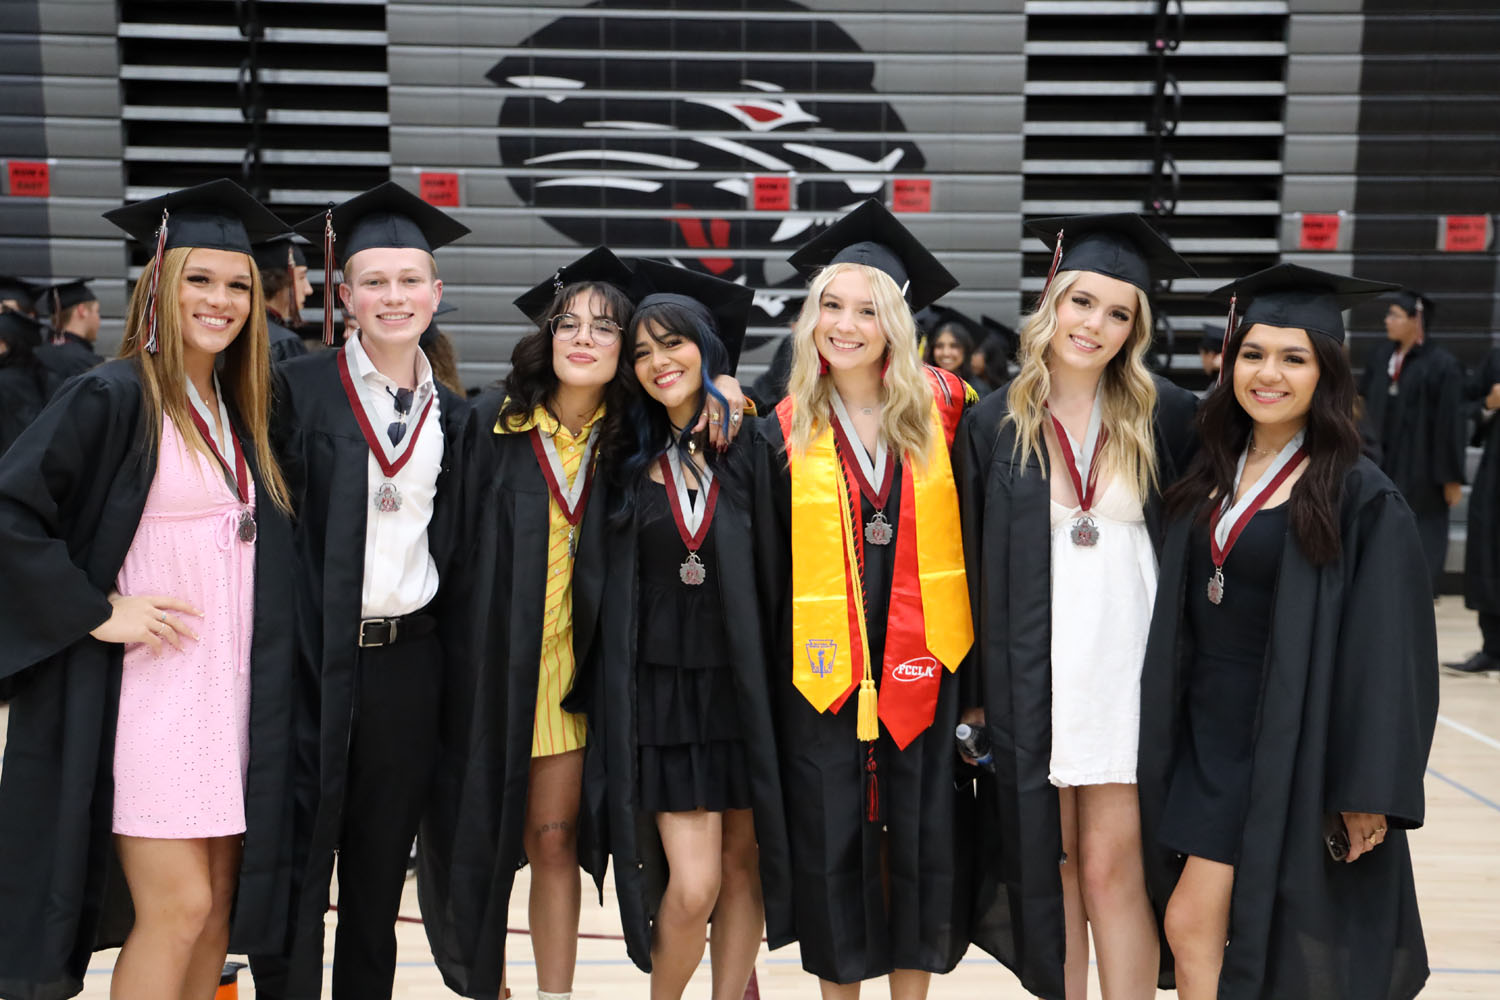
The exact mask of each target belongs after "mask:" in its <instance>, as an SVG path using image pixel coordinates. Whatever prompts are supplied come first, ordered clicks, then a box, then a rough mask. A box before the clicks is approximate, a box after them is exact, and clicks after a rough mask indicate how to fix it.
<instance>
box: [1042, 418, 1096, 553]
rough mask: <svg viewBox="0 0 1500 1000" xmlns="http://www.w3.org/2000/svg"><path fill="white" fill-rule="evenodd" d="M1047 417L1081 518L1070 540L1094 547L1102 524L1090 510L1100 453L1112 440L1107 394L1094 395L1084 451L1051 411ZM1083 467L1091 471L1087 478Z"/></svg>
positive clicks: (1070, 530) (1076, 520)
mask: <svg viewBox="0 0 1500 1000" xmlns="http://www.w3.org/2000/svg"><path fill="white" fill-rule="evenodd" d="M1047 416H1048V417H1050V418H1051V419H1052V429H1053V430H1055V431H1056V432H1057V446H1058V447H1059V448H1061V449H1062V453H1063V462H1064V464H1065V465H1066V466H1067V469H1068V478H1069V479H1071V480H1073V494H1074V495H1075V496H1077V497H1078V516H1077V517H1076V518H1074V519H1073V526H1072V528H1071V529H1069V532H1068V537H1069V538H1071V539H1072V540H1073V544H1074V545H1077V546H1080V547H1081V548H1093V547H1094V546H1095V545H1098V544H1099V525H1098V523H1097V522H1096V521H1095V520H1094V517H1093V515H1092V514H1090V513H1089V508H1091V507H1092V506H1093V505H1094V490H1095V488H1096V487H1097V486H1098V485H1099V483H1098V476H1099V469H1098V465H1099V453H1100V452H1101V451H1103V450H1104V442H1105V441H1108V440H1109V432H1108V431H1106V430H1104V429H1103V423H1104V395H1103V393H1098V392H1096V393H1095V394H1094V408H1093V409H1092V410H1091V411H1090V412H1089V428H1088V433H1087V434H1086V435H1085V436H1084V439H1083V447H1082V448H1079V447H1078V446H1077V442H1075V441H1074V440H1073V438H1072V436H1071V435H1069V434H1068V429H1067V428H1066V427H1064V426H1063V423H1062V421H1061V420H1058V419H1057V417H1055V416H1053V414H1052V411H1051V410H1048V411H1047ZM1080 467H1082V468H1083V469H1087V470H1088V475H1087V478H1085V476H1084V474H1083V472H1081V471H1080Z"/></svg>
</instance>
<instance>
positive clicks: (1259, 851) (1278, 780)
mask: <svg viewBox="0 0 1500 1000" xmlns="http://www.w3.org/2000/svg"><path fill="white" fill-rule="evenodd" d="M1338 523H1339V529H1340V537H1341V543H1342V547H1343V551H1342V555H1341V556H1340V557H1339V558H1338V559H1337V560H1335V561H1334V562H1332V563H1330V564H1328V565H1326V566H1322V567H1315V566H1313V565H1312V564H1310V563H1309V562H1308V561H1307V559H1306V558H1305V557H1304V556H1303V555H1302V552H1301V550H1300V548H1299V547H1298V545H1297V542H1296V536H1295V533H1294V532H1291V531H1289V532H1287V534H1286V540H1285V543H1284V547H1283V550H1282V555H1281V565H1280V569H1279V571H1278V572H1277V574H1276V580H1275V590H1274V593H1275V598H1274V610H1273V612H1272V616H1271V629H1270V642H1269V645H1268V648H1267V655H1266V661H1265V665H1264V668H1263V670H1264V678H1265V679H1264V683H1263V685H1262V694H1261V697H1260V700H1259V718H1258V722H1257V724H1256V730H1255V740H1254V749H1253V755H1252V761H1251V765H1250V783H1249V798H1248V803H1249V804H1248V811H1247V813H1246V818H1245V822H1244V824H1243V827H1242V829H1241V831H1240V837H1239V838H1238V844H1237V848H1238V856H1239V858H1238V864H1237V865H1236V874H1235V884H1234V893H1233V896H1232V900H1231V908H1230V941H1229V946H1228V948H1227V949H1226V950H1225V953H1224V967H1223V972H1222V974H1221V976H1220V980H1219V998H1220V1000H1273V998H1274V1000H1342V998H1347V1000H1356V998H1357V1000H1407V998H1409V997H1412V996H1415V995H1416V994H1417V992H1418V991H1419V990H1420V989H1421V988H1422V984H1423V983H1424V982H1425V981H1426V979H1427V974H1428V969H1427V950H1426V946H1425V944H1424V943H1423V939H1422V924H1421V919H1420V917H1419V916H1418V913H1417V897H1416V887H1415V885H1414V883H1413V880H1412V867H1411V852H1410V850H1409V847H1408V844H1407V836H1406V834H1407V831H1408V830H1411V829H1415V828H1416V827H1419V826H1421V825H1422V818H1423V790H1422V779H1423V774H1424V772H1425V770H1426V765H1427V753H1428V750H1429V748H1430V747H1431V745H1432V732H1433V727H1434V725H1435V723H1436V717H1437V694H1438V684H1437V634H1436V626H1435V624H1434V620H1433V612H1432V601H1431V598H1430V594H1429V593H1428V587H1427V582H1426V578H1425V576H1424V574H1423V573H1422V572H1421V569H1422V566H1423V557H1422V546H1421V542H1420V540H1419V538H1418V537H1417V530H1416V526H1415V523H1414V520H1413V517H1412V513H1411V509H1410V508H1409V507H1408V506H1407V504H1406V501H1405V500H1404V499H1403V498H1402V497H1401V495H1400V494H1399V493H1398V492H1397V491H1396V488H1395V486H1394V485H1393V484H1392V483H1391V481H1390V480H1389V479H1387V478H1386V476H1385V475H1384V474H1383V473H1381V472H1380V470H1379V469H1377V468H1375V466H1374V465H1373V464H1372V463H1371V462H1370V461H1369V460H1368V459H1360V460H1359V461H1358V462H1357V463H1356V464H1355V465H1354V466H1353V467H1352V468H1351V469H1350V471H1349V473H1348V474H1347V475H1346V476H1345V479H1344V487H1343V501H1342V503H1341V507H1340V511H1339V516H1338ZM1191 531H1192V528H1191V525H1190V523H1189V522H1188V520H1187V519H1183V520H1178V521H1175V522H1173V523H1172V524H1171V526H1170V528H1169V530H1168V533H1167V539H1166V544H1165V545H1164V547H1163V550H1162V556H1161V579H1160V582H1159V584H1158V588H1157V592H1156V611H1155V615H1154V616H1153V618H1152V622H1151V636H1150V639H1149V641H1148V644H1147V649H1146V662H1145V669H1144V671H1143V673H1142V675H1141V743H1140V764H1139V774H1140V802H1141V827H1142V837H1143V844H1144V847H1145V860H1146V882H1147V888H1148V892H1149V894H1150V897H1151V903H1152V905H1153V907H1154V908H1155V909H1156V912H1157V915H1158V917H1159V918H1160V917H1161V916H1162V915H1163V914H1164V913H1165V909H1166V905H1167V900H1168V899H1169V898H1170V897H1171V892H1172V888H1173V887H1174V886H1175V884H1176V881H1177V877H1178V875H1179V873H1180V871H1181V866H1182V859H1181V858H1180V857H1179V856H1178V855H1177V854H1176V853H1175V852H1173V851H1172V850H1171V849H1170V848H1168V847H1165V846H1163V845H1162V844H1161V842H1160V837H1159V832H1158V831H1159V830H1160V824H1161V820H1162V810H1163V804H1164V800H1165V796H1166V790H1167V788H1168V785H1169V783H1170V781H1171V773H1172V761H1173V758H1174V752H1175V749H1176V747H1177V746H1178V745H1179V739H1180V733H1181V730H1182V727H1183V725H1184V722H1185V719H1186V715H1185V711H1184V705H1185V697H1186V694H1187V690H1188V685H1187V672H1186V671H1187V665H1188V664H1189V663H1191V662H1193V655H1194V650H1193V648H1192V647H1193V641H1192V638H1191V631H1190V630H1188V629H1185V628H1184V627H1183V621H1182V617H1183V607H1184V602H1185V600H1186V599H1187V595H1188V590H1190V589H1193V588H1200V587H1204V586H1206V585H1207V579H1203V580H1199V579H1196V578H1194V577H1192V576H1190V575H1189V564H1190V559H1191V557H1190V555H1189V552H1188V549H1189V537H1190V535H1191ZM1226 576H1227V574H1226ZM1228 586H1230V587H1233V586H1234V581H1233V580H1232V579H1231V580H1229V581H1228ZM1339 812H1371V813H1382V814H1384V815H1385V816H1386V817H1387V820H1388V823H1389V832H1388V833H1387V834H1386V839H1385V842H1384V843H1382V844H1381V845H1380V846H1379V847H1376V848H1375V849H1374V850H1373V851H1371V852H1370V854H1369V855H1367V856H1365V857H1362V858H1360V859H1359V860H1358V861H1356V862H1354V863H1353V864H1345V863H1339V862H1335V861H1333V860H1331V859H1330V858H1329V856H1328V852H1327V849H1326V847H1325V846H1324V843H1323V837H1322V832H1323V820H1324V816H1325V815H1330V814H1334V813H1339ZM1170 957H1171V956H1170V953H1169V952H1164V953H1163V958H1164V959H1165V960H1170ZM1166 979H1170V977H1166ZM1164 985H1167V986H1169V983H1167V982H1166V981H1165V980H1164Z"/></svg>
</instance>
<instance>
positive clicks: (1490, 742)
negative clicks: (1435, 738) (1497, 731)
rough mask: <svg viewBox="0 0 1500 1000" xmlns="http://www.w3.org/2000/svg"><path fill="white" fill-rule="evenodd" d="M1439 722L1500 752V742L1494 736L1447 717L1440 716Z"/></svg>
mask: <svg viewBox="0 0 1500 1000" xmlns="http://www.w3.org/2000/svg"><path fill="white" fill-rule="evenodd" d="M1437 720H1438V721H1439V722H1441V723H1442V724H1443V725H1445V726H1447V727H1448V728H1449V729H1456V730H1457V731H1459V732H1460V733H1463V734H1464V735H1465V736H1470V737H1473V738H1474V739H1476V740H1478V741H1479V742H1480V743H1483V744H1484V745H1485V746H1487V747H1489V748H1490V749H1492V750H1500V740H1497V739H1495V738H1494V737H1493V736H1489V735H1487V734H1485V733H1481V732H1480V731H1479V730H1477V729H1475V728H1473V727H1472V726H1466V725H1464V724H1463V723H1462V722H1459V721H1457V720H1455V719H1450V718H1448V717H1447V716H1446V715H1439V716H1438V717H1437Z"/></svg>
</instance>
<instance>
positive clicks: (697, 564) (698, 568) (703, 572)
mask: <svg viewBox="0 0 1500 1000" xmlns="http://www.w3.org/2000/svg"><path fill="white" fill-rule="evenodd" d="M677 577H678V579H680V580H681V581H682V582H683V583H685V584H687V585H688V586H689V587H698V586H701V585H702V584H703V581H704V580H706V579H708V567H706V566H704V565H703V560H702V559H699V558H698V553H696V552H689V553H688V557H687V558H686V559H684V560H683V561H682V565H681V566H679V567H677Z"/></svg>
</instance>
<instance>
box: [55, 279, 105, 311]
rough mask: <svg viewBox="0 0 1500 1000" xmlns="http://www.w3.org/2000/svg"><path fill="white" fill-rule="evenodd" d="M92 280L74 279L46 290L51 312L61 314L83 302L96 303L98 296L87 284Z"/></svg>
mask: <svg viewBox="0 0 1500 1000" xmlns="http://www.w3.org/2000/svg"><path fill="white" fill-rule="evenodd" d="M93 280H94V279H93V278H75V279H74V280H72V281H64V282H61V283H60V284H56V285H53V286H52V287H51V288H49V289H47V296H46V301H47V305H48V307H49V308H50V309H51V310H52V311H53V312H62V311H63V310H64V309H71V308H73V307H74V306H81V305H83V304H84V303H85V302H98V301H99V296H97V295H95V294H94V290H93V289H92V288H90V287H89V285H88V283H89V282H90V281H93Z"/></svg>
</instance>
